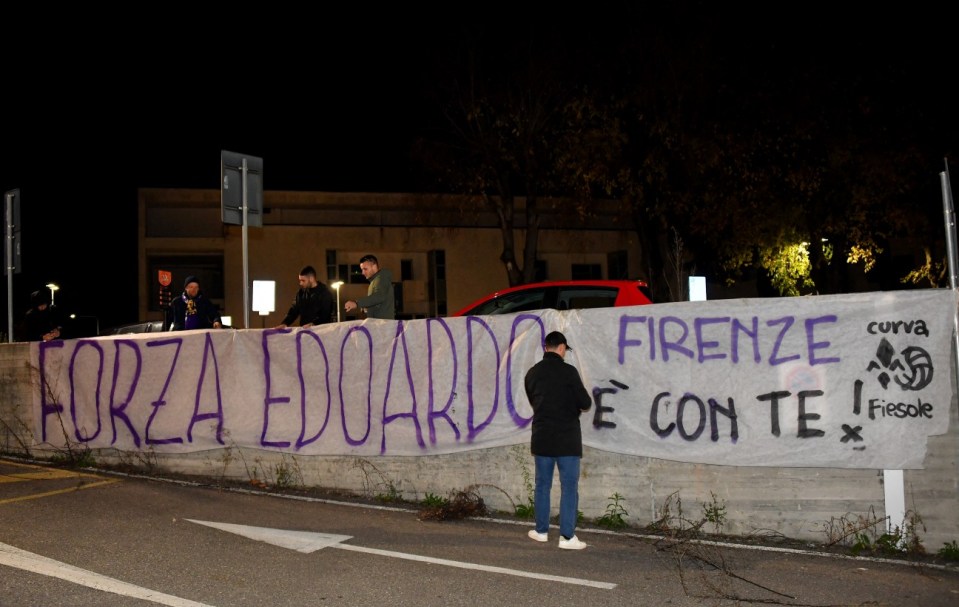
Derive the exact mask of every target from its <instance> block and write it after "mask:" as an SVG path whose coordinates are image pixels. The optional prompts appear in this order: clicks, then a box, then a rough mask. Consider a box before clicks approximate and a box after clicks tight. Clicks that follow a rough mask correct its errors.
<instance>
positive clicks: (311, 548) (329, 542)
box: [186, 518, 352, 554]
mask: <svg viewBox="0 0 959 607" xmlns="http://www.w3.org/2000/svg"><path fill="white" fill-rule="evenodd" d="M186 520H188V521H190V522H191V523H197V524H198V525H206V526H207V527H213V528H215V529H220V530H222V531H229V532H230V533H235V534H236V535H242V536H243V537H248V538H250V539H251V540H257V541H259V542H266V543H267V544H273V545H274V546H279V547H280V548H289V549H290V550H296V551H297V552H303V553H305V554H309V553H311V552H315V551H317V550H320V549H322V548H326V547H328V546H335V545H336V544H339V543H340V542H345V541H346V540H348V539H350V537H352V536H349V535H333V534H331V533H314V532H312V531H290V530H288V529H270V528H269V527H250V526H249V525H234V524H232V523H214V522H211V521H198V520H194V519H192V518H188V519H186Z"/></svg>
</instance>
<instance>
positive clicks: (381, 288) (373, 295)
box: [343, 255, 396, 320]
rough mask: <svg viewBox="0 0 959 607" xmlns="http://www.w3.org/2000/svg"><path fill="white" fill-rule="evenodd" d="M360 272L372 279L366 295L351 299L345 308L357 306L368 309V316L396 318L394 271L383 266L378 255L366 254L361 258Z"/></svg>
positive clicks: (351, 308) (353, 308)
mask: <svg viewBox="0 0 959 607" xmlns="http://www.w3.org/2000/svg"><path fill="white" fill-rule="evenodd" d="M360 272H362V273H363V277H364V278H366V280H368V281H370V286H369V287H368V288H367V290H366V297H361V298H359V299H356V300H352V299H351V300H349V301H347V302H346V303H345V304H344V305H343V309H345V310H346V311H347V312H352V311H353V310H355V309H357V308H363V309H364V310H366V317H367V318H386V319H389V320H394V319H395V318H396V301H395V300H396V295H395V294H394V293H393V273H392V272H390V271H389V270H388V269H387V268H381V267H380V262H379V261H377V259H376V255H364V256H363V258H362V259H360Z"/></svg>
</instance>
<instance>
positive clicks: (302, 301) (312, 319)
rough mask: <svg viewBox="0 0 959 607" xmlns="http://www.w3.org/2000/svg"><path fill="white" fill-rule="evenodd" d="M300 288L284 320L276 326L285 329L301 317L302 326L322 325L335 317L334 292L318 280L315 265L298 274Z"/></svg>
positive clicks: (306, 267)
mask: <svg viewBox="0 0 959 607" xmlns="http://www.w3.org/2000/svg"><path fill="white" fill-rule="evenodd" d="M298 280H299V282H300V289H299V290H298V291H297V292H296V295H294V296H293V304H292V305H290V310H289V311H288V312H287V313H286V316H285V317H284V318H283V322H281V323H280V324H278V325H277V326H276V328H277V329H285V328H287V327H289V326H290V325H292V324H293V323H294V322H296V319H297V318H299V319H300V326H301V327H304V328H306V327H312V326H313V325H322V324H326V323H328V322H330V321H331V320H332V319H333V293H332V292H331V291H330V288H329V287H328V286H326V285H325V284H323V283H322V282H319V281H317V280H316V270H314V269H313V266H305V267H304V268H303V269H302V270H300V275H299V276H298Z"/></svg>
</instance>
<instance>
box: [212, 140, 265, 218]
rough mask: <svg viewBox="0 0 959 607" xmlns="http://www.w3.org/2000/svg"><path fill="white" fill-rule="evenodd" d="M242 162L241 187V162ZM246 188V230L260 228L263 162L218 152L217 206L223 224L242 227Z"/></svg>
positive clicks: (259, 159) (243, 155) (242, 155)
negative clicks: (218, 201) (247, 228)
mask: <svg viewBox="0 0 959 607" xmlns="http://www.w3.org/2000/svg"><path fill="white" fill-rule="evenodd" d="M244 160H246V175H245V177H246V180H245V183H244V174H243V161H244ZM244 188H246V190H247V192H246V205H247V210H246V221H247V224H246V225H248V226H253V227H261V226H262V225H263V159H262V158H257V157H256V156H248V155H246V154H238V153H236V152H227V151H226V150H221V151H220V205H221V212H222V219H223V223H228V224H232V225H238V226H241V225H243V203H244V200H243V189H244Z"/></svg>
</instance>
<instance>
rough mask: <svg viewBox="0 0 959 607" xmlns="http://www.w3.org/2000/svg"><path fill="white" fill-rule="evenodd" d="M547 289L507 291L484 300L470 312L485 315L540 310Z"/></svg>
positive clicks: (475, 314) (470, 313)
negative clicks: (504, 293)
mask: <svg viewBox="0 0 959 607" xmlns="http://www.w3.org/2000/svg"><path fill="white" fill-rule="evenodd" d="M544 297H545V291H543V290H542V289H530V290H527V291H518V292H516V293H507V294H506V295H501V296H499V297H494V298H493V299H491V300H489V301H487V302H484V303H482V304H480V305H478V306H476V307H475V308H473V309H472V310H470V311H469V312H467V314H469V315H470V316H483V315H487V314H510V313H511V312H526V311H529V310H539V309H540V308H543V307H544V304H543V299H544Z"/></svg>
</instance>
